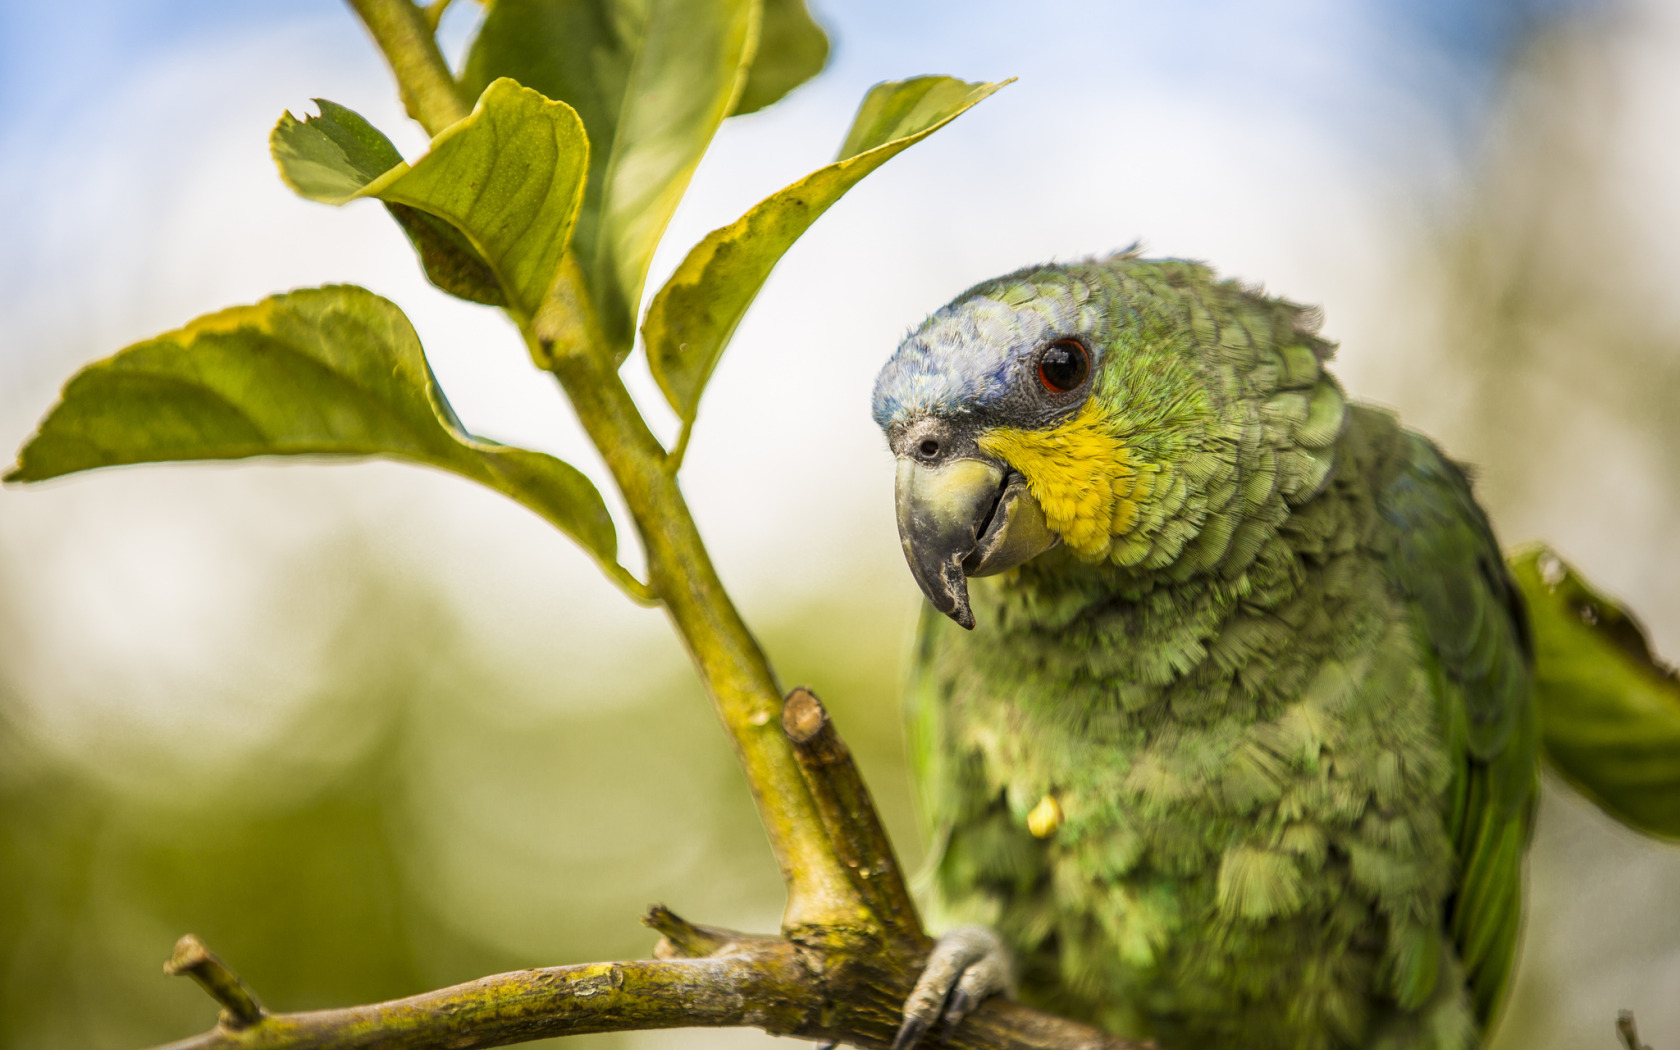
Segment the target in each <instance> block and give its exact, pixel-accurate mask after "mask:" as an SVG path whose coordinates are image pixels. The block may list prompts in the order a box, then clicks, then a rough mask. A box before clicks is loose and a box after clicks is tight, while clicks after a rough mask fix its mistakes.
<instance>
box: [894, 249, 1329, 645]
mask: <svg viewBox="0 0 1680 1050" xmlns="http://www.w3.org/2000/svg"><path fill="white" fill-rule="evenodd" d="M1315 327H1316V318H1315V316H1314V312H1312V311H1308V310H1304V309H1302V308H1301V307H1299V306H1296V305H1295V304H1293V303H1288V302H1285V301H1283V300H1278V299H1270V298H1267V297H1265V296H1263V295H1261V294H1260V293H1258V292H1256V291H1254V290H1252V289H1248V288H1245V287H1243V286H1241V285H1238V284H1236V283H1235V282H1229V281H1225V282H1221V281H1219V280H1218V279H1217V278H1215V277H1214V276H1213V275H1212V273H1211V272H1210V271H1209V270H1208V269H1207V268H1206V267H1204V266H1201V265H1200V264H1197V263H1192V262H1184V261H1181V260H1170V259H1169V260H1147V259H1140V258H1138V257H1137V256H1136V254H1135V253H1133V252H1125V253H1121V254H1119V255H1115V256H1111V257H1108V258H1104V259H1095V260H1088V261H1085V262H1080V263H1073V264H1068V265H1049V266H1041V267H1032V268H1028V269H1025V270H1020V271H1017V272H1016V273H1013V274H1009V275H1007V276H1004V277H1000V278H997V279H995V280H992V281H987V282H985V283H984V284H981V285H978V286H976V287H975V288H972V289H970V290H969V291H967V292H965V293H963V294H962V295H960V296H958V297H957V298H956V299H955V300H954V301H952V302H951V303H950V304H948V305H947V306H945V307H943V308H942V309H940V310H939V311H937V312H936V313H934V314H933V315H932V316H931V317H929V318H928V319H927V320H926V321H924V322H923V323H922V324H921V325H920V326H919V327H918V328H916V329H915V330H914V331H912V332H911V334H910V335H909V336H908V337H907V338H906V339H905V340H904V342H903V343H901V344H900V345H899V347H898V349H897V351H896V352H895V353H894V354H893V356H892V358H891V359H890V360H888V362H887V364H886V366H885V367H884V368H883V369H882V370H881V374H880V376H879V377H878V378H877V379H876V381H875V390H874V399H873V400H874V405H873V410H874V417H875V422H876V423H877V424H878V425H879V426H880V427H881V429H882V430H883V431H884V432H885V433H886V436H887V442H888V445H889V446H890V448H891V450H892V453H893V455H894V456H895V457H896V460H897V483H896V498H897V504H898V530H899V539H900V541H901V542H902V544H903V547H904V554H905V558H906V560H907V561H908V562H909V564H910V571H911V573H912V574H913V575H914V576H915V578H916V582H917V584H919V585H920V587H921V589H922V591H923V593H924V594H926V595H927V597H928V600H929V601H930V602H932V603H933V605H934V607H935V608H937V609H939V610H940V611H941V612H943V613H945V614H946V615H947V616H950V617H951V618H952V619H953V620H955V621H956V622H957V623H960V624H962V625H963V626H964V627H967V628H973V626H974V614H973V611H972V609H971V607H970V603H969V595H968V584H967V580H968V578H969V577H977V576H989V575H993V574H996V573H1001V572H1004V571H1006V570H1008V569H1012V568H1015V567H1017V566H1020V565H1022V564H1024V563H1025V562H1027V561H1029V560H1031V559H1034V558H1037V557H1038V556H1040V555H1042V554H1044V553H1045V552H1047V551H1050V550H1051V549H1053V548H1063V549H1064V550H1065V551H1067V552H1068V553H1071V554H1072V555H1073V556H1074V557H1075V558H1076V559H1078V560H1079V561H1082V562H1086V563H1108V564H1113V565H1117V566H1120V567H1122V568H1129V569H1133V570H1143V571H1168V572H1177V573H1180V574H1187V573H1191V572H1194V571H1198V570H1199V569H1202V568H1208V567H1211V566H1213V565H1217V564H1219V563H1220V562H1221V561H1223V560H1224V559H1226V558H1227V557H1230V556H1233V554H1235V555H1236V556H1243V555H1246V556H1247V557H1250V558H1252V557H1253V553H1254V551H1255V550H1257V549H1258V547H1259V545H1260V542H1261V541H1262V540H1263V538H1264V536H1266V535H1269V534H1270V531H1271V530H1273V529H1275V527H1276V525H1277V523H1278V522H1279V521H1281V519H1282V517H1284V516H1285V515H1286V514H1287V510H1286V507H1285V504H1286V502H1287V503H1297V502H1300V501H1301V500H1302V499H1304V498H1306V497H1307V496H1310V495H1311V494H1312V493H1313V492H1316V491H1317V490H1318V489H1319V488H1320V487H1322V485H1323V483H1324V481H1325V479H1326V478H1327V476H1328V474H1329V469H1330V465H1331V452H1332V451H1333V450H1332V449H1331V447H1330V446H1331V445H1333V442H1334V438H1335V436H1336V435H1337V434H1339V432H1340V430H1341V425H1342V420H1343V409H1344V406H1343V403H1342V399H1341V395H1340V390H1339V388H1337V387H1336V385H1335V382H1334V380H1333V379H1331V378H1330V377H1329V376H1328V375H1327V374H1324V373H1323V372H1322V371H1321V369H1320V367H1319V366H1320V364H1321V362H1322V361H1323V360H1324V359H1325V358H1327V357H1328V356H1329V355H1330V352H1331V349H1332V345H1331V344H1330V343H1327V342H1325V341H1324V340H1322V339H1319V338H1318V337H1317V336H1316V335H1314V334H1313V329H1314V328H1315ZM1245 526H1248V527H1246V528H1245ZM1233 547H1236V548H1237V550H1236V551H1235V552H1234V551H1233Z"/></svg>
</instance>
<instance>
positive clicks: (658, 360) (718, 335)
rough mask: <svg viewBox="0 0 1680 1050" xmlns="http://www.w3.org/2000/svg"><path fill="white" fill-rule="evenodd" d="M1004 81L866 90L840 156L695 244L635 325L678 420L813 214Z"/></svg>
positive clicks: (920, 80) (690, 410)
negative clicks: (638, 323) (767, 280)
mask: <svg viewBox="0 0 1680 1050" xmlns="http://www.w3.org/2000/svg"><path fill="white" fill-rule="evenodd" d="M1008 83H1010V81H1007V80H1005V81H1003V82H1002V83H998V84H971V83H968V82H967V81H963V80H957V79H955V78H953V77H917V78H916V79H914V80H901V81H894V82H890V83H886V84H877V85H875V87H873V88H871V89H870V91H869V94H868V95H866V96H864V100H863V105H862V106H861V107H859V109H858V115H857V119H856V120H855V121H854V122H853V124H852V129H851V131H850V132H849V133H848V134H847V135H846V145H845V147H844V148H843V149H842V150H841V152H840V159H839V160H837V161H835V162H834V163H833V164H830V165H829V166H828V167H826V168H820V169H818V170H817V171H814V172H812V173H811V174H809V175H807V176H805V177H804V178H803V179H800V180H799V181H798V182H796V183H794V184H793V185H791V186H789V187H787V188H786V189H784V190H782V191H781V192H779V193H776V194H774V195H773V196H770V197H767V198H765V199H764V200H762V201H760V202H759V203H758V204H756V205H754V206H753V208H752V210H751V211H749V212H747V213H746V214H745V215H743V216H741V217H740V218H739V219H737V220H735V221H734V222H733V223H731V224H730V225H728V226H725V227H723V228H722V229H717V230H713V231H712V232H711V233H709V234H707V235H706V237H705V239H704V240H702V241H701V242H700V243H699V244H697V245H695V246H694V248H693V250H691V251H690V252H689V253H688V257H687V258H685V259H684V260H683V261H682V264H681V265H680V266H678V267H677V271H676V273H674V274H672V275H671V279H670V280H669V281H667V282H666V283H665V287H663V288H661V289H660V290H659V294H658V295H656V296H654V299H653V303H652V304H651V305H649V307H648V315H647V320H646V321H645V322H644V323H643V325H642V338H643V339H644V340H645V341H646V343H647V350H648V364H649V365H650V366H651V367H652V369H653V376H654V378H655V379H657V380H658V381H659V388H660V389H661V390H663V391H664V392H665V399H666V400H667V401H669V402H670V403H671V407H672V408H674V409H675V410H676V411H677V414H678V415H679V416H681V417H682V419H683V421H684V422H685V423H690V422H692V421H693V419H694V416H695V413H696V412H697V411H698V410H699V406H700V394H701V392H702V391H703V390H704V389H705V386H706V381H707V380H708V379H710V378H711V375H712V370H713V369H715V368H716V367H717V363H718V360H719V359H720V358H721V357H722V356H723V351H724V348H725V347H726V346H728V345H729V339H730V337H731V336H733V335H734V334H735V328H736V326H737V325H739V324H740V323H741V318H742V317H743V316H744V315H745V314H746V312H747V307H749V306H751V305H752V301H753V299H754V298H755V297H757V295H758V290H759V289H760V288H761V287H763V285H764V281H765V279H766V278H768V277H769V276H770V271H771V269H773V268H774V267H775V265H776V263H777V262H778V261H779V260H780V259H781V257H782V255H783V254H784V253H785V252H786V251H787V250H788V248H790V247H791V246H792V245H793V242H794V241H796V240H798V239H799V236H800V235H801V234H803V233H804V232H805V231H806V229H807V228H809V227H810V225H811V223H813V222H815V221H816V220H817V217H818V216H819V215H821V214H822V213H823V212H825V211H827V210H828V207H829V205H831V204H833V203H834V202H835V201H837V200H839V199H840V198H841V197H842V196H843V195H844V194H845V192H846V191H847V190H849V189H851V188H852V187H853V186H854V185H856V184H857V183H858V181H859V180H860V179H862V178H863V177H864V176H865V175H868V174H869V173H870V172H872V171H874V170H875V169H876V168H878V167H880V166H881V165H882V164H885V163H886V162H887V161H888V160H890V159H891V158H893V157H895V156H897V155H898V154H899V153H901V152H902V151H904V150H905V149H907V148H909V147H910V146H912V145H914V144H915V143H917V142H920V141H921V140H922V139H924V138H927V137H928V136H929V135H931V134H933V133H934V132H935V131H937V130H939V129H940V128H942V127H944V126H945V125H946V124H949V123H950V122H951V121H953V120H955V119H956V118H957V117H958V116H959V115H961V114H962V113H963V112H965V111H966V110H968V109H969V108H970V107H972V106H973V105H974V104H975V103H977V102H979V101H980V100H981V99H983V98H985V97H986V96H988V95H990V94H992V93H993V92H994V91H997V90H998V89H999V88H1001V87H1003V86H1004V84H1008Z"/></svg>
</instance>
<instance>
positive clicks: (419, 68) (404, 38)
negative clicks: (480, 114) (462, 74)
mask: <svg viewBox="0 0 1680 1050" xmlns="http://www.w3.org/2000/svg"><path fill="white" fill-rule="evenodd" d="M348 2H349V4H350V6H351V7H353V8H355V10H356V14H357V15H358V16H359V17H360V18H361V20H362V24H363V25H364V26H366V27H367V31H368V33H369V34H370V35H372V37H373V42H374V43H375V44H377V45H379V51H380V53H381V54H383V55H384V56H385V60H386V61H387V62H389V63H390V64H391V72H392V73H394V74H395V75H396V78H397V90H398V92H399V93H400V94H401V96H402V102H403V108H404V109H406V110H407V111H408V115H409V116H411V117H413V118H414V119H415V120H417V121H419V122H420V126H421V127H423V128H425V129H426V134H428V135H431V136H433V137H436V136H437V134H438V132H440V131H442V130H443V129H444V128H447V127H448V126H449V125H451V124H453V123H455V122H456V121H458V120H460V119H462V118H463V117H465V116H466V115H467V114H468V113H469V112H471V111H472V106H471V104H470V102H469V100H467V99H463V98H462V97H461V90H460V88H459V87H458V86H457V85H456V83H455V77H454V76H453V75H451V74H450V72H449V64H448V63H447V62H445V61H444V60H443V52H441V51H439V50H438V45H437V38H436V37H435V36H433V35H432V28H431V27H430V26H429V25H428V24H427V20H426V11H425V9H424V8H421V7H419V6H418V5H416V4H414V3H413V2H412V0H348Z"/></svg>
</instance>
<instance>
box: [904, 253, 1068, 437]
mask: <svg viewBox="0 0 1680 1050" xmlns="http://www.w3.org/2000/svg"><path fill="white" fill-rule="evenodd" d="M1030 278H1031V275H1030V273H1023V274H1020V275H1011V276H1010V277H1007V278H1000V279H999V280H997V281H992V282H988V283H986V284H984V285H981V286H979V287H978V288H975V289H973V290H971V291H969V292H967V293H965V294H964V295H962V296H960V297H958V298H957V299H956V300H955V301H953V302H951V303H950V304H949V305H947V306H944V307H941V308H940V309H939V310H938V311H937V312H936V313H934V315H933V316H931V317H929V318H928V319H927V320H926V321H924V322H922V325H921V327H919V328H917V329H916V330H915V331H914V332H912V333H910V335H909V336H908V337H907V338H906V339H905V340H904V342H902V343H900V344H899V346H898V349H897V350H896V351H894V353H893V355H892V357H891V358H890V359H888V361H887V363H886V366H885V367H883V368H882V369H881V374H880V375H879V376H877V377H876V379H875V393H874V399H873V406H872V407H873V415H874V417H875V423H876V425H877V426H879V427H881V428H882V429H883V430H885V429H887V428H888V427H891V426H892V425H893V424H895V423H904V422H908V421H910V420H913V419H918V418H920V417H922V416H942V417H946V418H951V417H959V416H963V415H967V414H970V413H972V412H975V411H978V410H981V409H984V408H985V407H987V406H988V405H991V404H993V403H995V402H997V401H999V400H1001V399H1002V398H1004V397H1005V396H1006V395H1007V394H1008V392H1009V389H1010V386H1011V384H1012V383H1013V382H1014V381H1015V377H1016V375H1017V374H1018V373H1019V368H1018V365H1019V363H1020V362H1021V361H1022V360H1024V359H1025V358H1026V356H1027V355H1029V354H1031V353H1032V352H1033V351H1034V350H1035V349H1037V348H1038V347H1039V346H1040V345H1042V344H1043V343H1044V342H1045V341H1046V340H1048V339H1051V338H1054V337H1056V336H1059V335H1068V334H1072V333H1073V332H1075V331H1078V330H1079V329H1080V328H1081V325H1080V322H1081V321H1083V322H1085V323H1086V324H1087V325H1088V324H1089V323H1090V321H1091V318H1090V317H1089V316H1081V315H1082V314H1087V313H1088V310H1081V309H1080V307H1081V306H1084V305H1087V304H1085V303H1082V302H1076V301H1075V297H1074V296H1072V295H1070V294H1069V292H1070V289H1069V288H1068V286H1067V284H1066V283H1065V281H1063V282H1055V283H1052V284H1051V285H1050V286H1049V287H1040V288H1038V289H1034V288H1033V287H1032V285H1031V284H1030V283H1028V282H1030ZM1035 292H1042V293H1044V294H1031V293H1035ZM1023 293H1028V294H1023ZM1080 298H1083V297H1080ZM1006 300H1012V301H1013V302H1011V301H1006ZM1015 304H1019V305H1015Z"/></svg>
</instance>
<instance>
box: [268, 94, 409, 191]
mask: <svg viewBox="0 0 1680 1050" xmlns="http://www.w3.org/2000/svg"><path fill="white" fill-rule="evenodd" d="M315 105H317V106H318V107H320V110H321V115H320V116H318V117H310V116H305V117H304V119H303V120H301V121H300V120H298V119H297V118H296V117H294V116H292V114H291V112H290V111H289V110H288V111H287V112H285V113H282V114H281V115H280V122H279V123H278V124H276V125H275V126H274V130H273V131H272V132H270V133H269V136H268V150H269V152H270V153H271V154H273V156H274V163H275V164H276V165H277V166H278V167H279V168H280V178H281V179H282V180H284V181H285V183H286V185H288V186H290V187H291V188H292V189H294V190H296V191H297V193H298V195H299V196H301V197H307V198H309V199H310V200H312V201H321V202H322V203H325V204H343V203H344V202H345V201H347V200H351V199H353V198H354V197H355V196H356V194H357V193H359V192H360V191H361V189H362V187H363V186H366V185H367V184H368V183H370V182H372V181H373V180H374V179H377V178H378V177H379V176H381V175H383V174H385V173H386V172H387V171H390V170H391V169H392V168H394V167H396V166H397V165H398V164H401V163H402V162H403V159H402V154H401V153H398V152H397V147H395V146H393V145H391V140H390V139H388V138H386V137H385V136H384V134H383V133H381V132H380V130H379V129H378V128H376V127H374V126H373V125H372V124H369V123H368V122H367V120H366V119H364V118H363V117H362V115H361V114H360V113H357V112H356V111H355V110H352V109H346V108H344V107H343V106H341V105H339V104H338V103H336V102H329V101H327V100H326V99H324V98H318V99H316V100H315Z"/></svg>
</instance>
